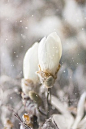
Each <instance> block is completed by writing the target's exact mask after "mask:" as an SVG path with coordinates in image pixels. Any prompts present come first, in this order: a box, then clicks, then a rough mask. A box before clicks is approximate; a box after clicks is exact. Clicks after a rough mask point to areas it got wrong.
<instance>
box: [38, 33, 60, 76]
mask: <svg viewBox="0 0 86 129" xmlns="http://www.w3.org/2000/svg"><path fill="white" fill-rule="evenodd" d="M61 55H62V45H61V40H60V38H59V36H58V35H57V33H56V32H53V33H51V34H50V35H49V36H48V37H47V38H46V37H44V38H43V39H42V40H41V41H40V44H39V48H38V59H39V66H40V68H41V71H43V72H48V73H51V74H53V75H54V74H55V73H56V71H57V69H58V66H59V61H60V58H61Z"/></svg>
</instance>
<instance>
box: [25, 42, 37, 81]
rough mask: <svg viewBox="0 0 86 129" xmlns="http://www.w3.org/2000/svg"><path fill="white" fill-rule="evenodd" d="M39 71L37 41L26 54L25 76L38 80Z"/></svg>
mask: <svg viewBox="0 0 86 129" xmlns="http://www.w3.org/2000/svg"><path fill="white" fill-rule="evenodd" d="M36 71H38V43H35V44H34V45H33V46H32V47H31V48H30V49H29V50H28V51H27V52H26V54H25V57H24V60H23V73H24V78H25V79H29V80H32V81H33V82H34V83H37V82H38V76H37V74H36V73H35V72H36Z"/></svg>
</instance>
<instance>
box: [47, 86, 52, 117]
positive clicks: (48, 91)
mask: <svg viewBox="0 0 86 129" xmlns="http://www.w3.org/2000/svg"><path fill="white" fill-rule="evenodd" d="M50 94H51V93H50V88H48V90H47V118H48V117H49V95H50ZM50 96H51V95H50Z"/></svg>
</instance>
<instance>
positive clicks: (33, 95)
mask: <svg viewBox="0 0 86 129" xmlns="http://www.w3.org/2000/svg"><path fill="white" fill-rule="evenodd" d="M29 97H30V99H31V100H33V101H34V102H35V103H36V104H37V105H38V107H39V106H42V105H43V102H42V99H41V98H40V96H39V95H38V94H37V93H36V92H34V91H29Z"/></svg>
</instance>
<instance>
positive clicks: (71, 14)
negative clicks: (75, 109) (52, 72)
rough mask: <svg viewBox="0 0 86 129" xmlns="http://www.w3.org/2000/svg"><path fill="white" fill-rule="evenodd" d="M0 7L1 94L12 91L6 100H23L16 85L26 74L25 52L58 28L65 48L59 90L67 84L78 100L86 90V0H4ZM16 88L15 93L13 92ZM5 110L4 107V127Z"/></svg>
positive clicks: (71, 94) (71, 96) (8, 101)
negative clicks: (24, 73)
mask: <svg viewBox="0 0 86 129" xmlns="http://www.w3.org/2000/svg"><path fill="white" fill-rule="evenodd" d="M0 10H1V14H0V15H1V18H0V19H1V22H0V23H1V31H0V35H1V40H0V88H1V89H2V90H1V94H3V93H4V92H6V90H7V91H8V94H7V96H6V95H5V93H4V94H3V95H2V96H4V97H2V98H3V102H4V103H5V104H14V103H13V101H15V105H17V104H18V103H19V101H20V100H21V97H20V96H19V95H18V94H17V95H16V91H17V90H18V89H17V88H16V87H18V86H20V81H21V78H22V77H23V72H22V65H23V58H24V55H25V52H26V51H27V50H28V48H29V47H31V46H32V44H33V43H34V42H36V41H38V42H39V41H40V40H41V38H43V37H44V36H47V35H48V34H50V33H51V32H54V31H56V32H57V34H58V35H59V37H60V38H61V41H62V47H63V55H62V59H61V69H60V72H59V75H58V78H57V81H56V85H57V83H58V88H57V89H59V87H60V88H62V89H63V88H64V87H65V88H64V90H65V91H67V89H68V91H67V92H69V93H70V98H71V99H72V101H73V99H74V98H76V99H77V98H78V96H79V95H80V94H82V92H84V91H85V90H86V0H1V1H0ZM70 87H73V88H72V89H71V88H70ZM13 88H15V89H14V91H15V93H13V94H12V92H11V95H9V94H10V93H9V89H13ZM73 94H74V95H73ZM5 97H7V98H8V100H7V99H4V98H5ZM10 97H12V98H10ZM76 102H77V101H76ZM74 104H75V105H76V103H74ZM15 105H14V106H15ZM5 110H6V109H3V108H2V109H1V110H0V116H1V118H0V119H1V122H0V127H3V126H2V125H3V121H4V118H3V116H5V115H6V114H5V115H3V113H2V111H4V112H5ZM17 127H18V126H17V125H16V129H17Z"/></svg>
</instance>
